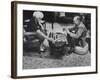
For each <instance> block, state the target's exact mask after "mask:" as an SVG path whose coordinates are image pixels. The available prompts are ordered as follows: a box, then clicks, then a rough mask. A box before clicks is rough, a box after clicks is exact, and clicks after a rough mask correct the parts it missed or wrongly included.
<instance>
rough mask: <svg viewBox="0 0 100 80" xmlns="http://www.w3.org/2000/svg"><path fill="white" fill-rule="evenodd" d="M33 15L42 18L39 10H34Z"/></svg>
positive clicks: (42, 15)
mask: <svg viewBox="0 0 100 80" xmlns="http://www.w3.org/2000/svg"><path fill="white" fill-rule="evenodd" d="M33 17H36V18H39V19H42V18H43V17H44V14H43V13H42V12H40V11H35V12H33Z"/></svg>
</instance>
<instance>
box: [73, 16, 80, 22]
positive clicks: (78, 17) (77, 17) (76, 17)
mask: <svg viewBox="0 0 100 80" xmlns="http://www.w3.org/2000/svg"><path fill="white" fill-rule="evenodd" d="M73 20H79V21H81V17H80V16H75V17H74V19H73Z"/></svg>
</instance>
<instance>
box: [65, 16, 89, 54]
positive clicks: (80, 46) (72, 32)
mask: <svg viewBox="0 0 100 80" xmlns="http://www.w3.org/2000/svg"><path fill="white" fill-rule="evenodd" d="M73 22H74V26H73V28H70V27H69V28H67V29H66V32H67V34H68V35H69V36H70V37H69V44H70V46H71V51H70V52H72V51H74V52H75V53H77V54H85V53H87V52H88V43H87V42H86V34H87V29H86V27H85V25H84V24H83V22H82V21H81V18H80V17H79V16H75V17H74V19H73Z"/></svg>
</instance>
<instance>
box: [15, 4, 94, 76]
mask: <svg viewBox="0 0 100 80" xmlns="http://www.w3.org/2000/svg"><path fill="white" fill-rule="evenodd" d="M23 10H40V11H56V12H78V13H79V12H80V13H91V66H84V67H67V68H66V67H65V68H46V69H23ZM95 71H96V9H94V8H83V7H80V8H79V7H78V8H77V7H68V6H67V7H61V6H50V5H49V6H47V5H34V4H33V5H32V4H29V5H28V4H17V76H33V75H34V76H35V75H51V74H63V73H66V74H68V73H82V72H95Z"/></svg>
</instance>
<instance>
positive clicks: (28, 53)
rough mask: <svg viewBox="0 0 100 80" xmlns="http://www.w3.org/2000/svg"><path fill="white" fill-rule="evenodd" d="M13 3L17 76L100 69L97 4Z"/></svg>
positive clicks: (87, 71)
mask: <svg viewBox="0 0 100 80" xmlns="http://www.w3.org/2000/svg"><path fill="white" fill-rule="evenodd" d="M12 5H13V6H14V7H15V8H12V9H13V11H12V12H13V15H15V17H14V18H13V21H12V22H13V26H14V28H12V30H13V31H12V32H13V34H12V40H13V42H12V44H13V45H12V46H13V47H14V50H12V52H13V53H12V56H14V57H12V59H13V60H14V61H12V63H13V66H14V65H16V66H14V68H13V75H14V74H15V75H16V77H25V76H30V77H32V76H33V77H34V76H37V77H38V76H45V75H46V76H49V75H52V76H53V75H56V76H57V75H60V74H61V75H63V74H64V75H67V74H86V73H87V74H89V73H96V72H97V14H96V12H97V7H96V6H81V5H63V4H62V5H61V4H46V3H44V4H42V3H31V2H29V3H27V2H15V5H14V3H13V4H12ZM13 26H12V27H13ZM15 75H14V77H15Z"/></svg>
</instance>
